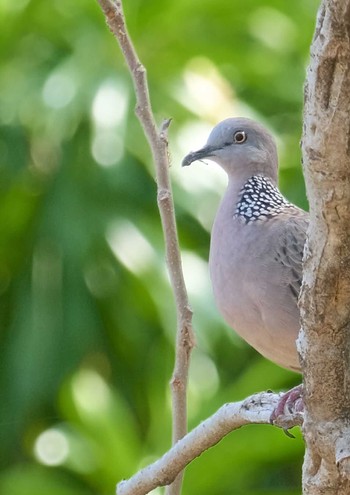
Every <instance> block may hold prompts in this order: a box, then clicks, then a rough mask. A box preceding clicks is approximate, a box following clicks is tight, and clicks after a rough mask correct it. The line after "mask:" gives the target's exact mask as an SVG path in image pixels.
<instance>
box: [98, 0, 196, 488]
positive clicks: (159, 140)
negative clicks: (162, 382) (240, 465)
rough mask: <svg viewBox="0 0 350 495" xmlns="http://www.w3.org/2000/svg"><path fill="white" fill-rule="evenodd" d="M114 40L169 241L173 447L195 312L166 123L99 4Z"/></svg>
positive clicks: (117, 23)
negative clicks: (173, 317)
mask: <svg viewBox="0 0 350 495" xmlns="http://www.w3.org/2000/svg"><path fill="white" fill-rule="evenodd" d="M98 3H99V4H100V6H101V8H102V10H103V12H104V14H105V16H106V20H107V23H108V26H109V28H110V30H111V31H112V33H113V34H114V36H115V37H116V38H117V40H118V42H119V45H120V48H121V50H122V52H123V54H124V58H125V61H126V63H127V66H128V68H129V71H130V74H131V76H132V80H133V83H134V87H135V93H136V100H137V104H136V114H137V116H138V118H139V121H140V123H141V125H142V128H143V130H144V132H145V135H146V137H147V140H148V143H149V145H150V148H151V150H152V155H153V160H154V163H155V168H156V176H157V199H158V207H159V211H160V217H161V222H162V228H163V232H164V238H165V249H166V260H167V265H168V270H169V274H170V280H171V285H172V290H173V293H174V297H175V301H176V312H177V332H176V355H175V366H174V371H173V376H172V380H171V389H172V399H173V443H175V442H176V441H177V440H179V439H180V438H182V437H183V436H184V435H185V434H186V432H187V381H188V370H189V362H190V354H191V350H192V348H193V346H194V334H193V329H192V311H191V309H190V306H189V302H188V296H187V291H186V286H185V282H184V277H183V272H182V263H181V255H180V249H179V242H178V236H177V229H176V222H175V213H174V203H173V197H172V189H171V183H170V179H169V159H168V142H167V130H168V127H169V124H170V120H166V121H164V122H163V124H162V125H161V128H160V129H159V130H158V129H157V127H156V124H155V120H154V116H153V112H152V106H151V102H150V97H149V91H148V84H147V74H146V69H145V68H144V66H143V65H142V64H141V62H140V60H139V58H138V56H137V53H136V51H135V48H134V46H133V43H132V41H131V38H130V36H129V34H128V31H127V27H126V23H125V18H124V14H123V7H122V2H121V0H114V1H113V0H98ZM181 481H182V476H179V477H178V478H177V480H176V483H175V484H174V485H173V487H172V488H171V489H170V490H168V494H169V495H176V494H178V493H180V489H181Z"/></svg>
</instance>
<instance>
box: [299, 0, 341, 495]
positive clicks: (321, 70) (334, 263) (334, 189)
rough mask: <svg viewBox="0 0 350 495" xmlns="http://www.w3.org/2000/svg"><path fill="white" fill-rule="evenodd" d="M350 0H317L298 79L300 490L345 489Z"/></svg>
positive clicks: (310, 494)
mask: <svg viewBox="0 0 350 495" xmlns="http://www.w3.org/2000/svg"><path fill="white" fill-rule="evenodd" d="M349 160H350V0H342V1H340V0H323V2H322V3H321V7H320V10H319V13H318V18H317V24H316V31H315V35H314V39H313V43H312V46H311V61H310V65H309V68H308V72H307V80H306V84H305V110H304V132H303V162H304V174H305V181H306V186H307V192H308V198H309V203H310V228H309V235H308V241H307V244H306V249H305V262H304V282H303V287H302V293H301V318H302V326H303V331H301V333H300V336H299V350H300V354H301V357H302V361H303V371H304V384H305V397H304V400H305V406H306V410H305V421H304V427H303V430H304V437H305V441H306V444H307V451H306V456H305V461H304V468H303V490H304V491H303V493H304V495H316V494H327V495H345V494H349V493H350V481H349V479H350V477H349V474H350V470H349V459H350V452H349V445H350V400H349V397H350V304H349V301H350V167H349Z"/></svg>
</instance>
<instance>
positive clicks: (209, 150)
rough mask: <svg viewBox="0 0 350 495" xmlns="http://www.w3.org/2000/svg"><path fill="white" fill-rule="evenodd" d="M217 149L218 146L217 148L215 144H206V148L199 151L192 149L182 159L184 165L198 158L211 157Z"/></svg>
mask: <svg viewBox="0 0 350 495" xmlns="http://www.w3.org/2000/svg"><path fill="white" fill-rule="evenodd" d="M217 149H218V148H215V147H214V146H204V148H201V149H200V150H198V151H192V152H191V153H189V154H188V155H186V156H185V158H184V159H183V160H182V166H183V167H187V166H188V165H191V163H193V162H195V161H196V160H202V159H203V158H210V157H211V156H213V155H214V154H215V151H217Z"/></svg>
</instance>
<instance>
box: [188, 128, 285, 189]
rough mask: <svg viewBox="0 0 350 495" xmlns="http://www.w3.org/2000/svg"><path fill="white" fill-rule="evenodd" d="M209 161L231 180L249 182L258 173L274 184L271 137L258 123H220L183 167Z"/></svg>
mask: <svg viewBox="0 0 350 495" xmlns="http://www.w3.org/2000/svg"><path fill="white" fill-rule="evenodd" d="M204 158H209V159H210V160H213V161H215V162H216V163H218V164H219V165H220V166H221V167H222V168H223V169H224V170H225V171H226V172H227V174H228V176H229V177H230V178H234V179H235V178H241V179H248V178H249V177H251V176H252V175H257V174H261V175H264V176H265V177H268V178H269V179H271V180H272V181H273V182H274V183H276V182H277V166H278V165H277V150H276V144H275V141H274V139H273V137H272V136H271V134H270V133H269V132H268V131H267V130H266V129H265V128H264V127H263V126H262V125H260V124H258V123H257V122H254V121H253V120H250V119H245V118H230V119H226V120H223V121H222V122H220V123H219V124H218V125H217V126H215V127H214V129H213V130H212V131H211V133H210V135H209V138H208V141H207V144H206V145H205V146H204V147H203V148H201V149H200V150H198V151H193V152H191V153H189V154H188V155H187V156H185V158H184V159H183V161H182V166H187V165H190V164H191V163H192V162H194V161H196V160H202V159H204Z"/></svg>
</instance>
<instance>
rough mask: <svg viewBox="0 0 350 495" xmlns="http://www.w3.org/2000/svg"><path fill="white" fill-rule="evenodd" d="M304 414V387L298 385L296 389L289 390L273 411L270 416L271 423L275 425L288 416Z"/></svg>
mask: <svg viewBox="0 0 350 495" xmlns="http://www.w3.org/2000/svg"><path fill="white" fill-rule="evenodd" d="M303 412H304V401H303V386H302V385H297V386H296V387H294V388H292V389H291V390H288V392H286V393H285V394H283V395H282V397H281V399H280V401H279V402H278V404H277V406H276V407H275V409H274V410H273V412H272V414H271V416H270V423H272V424H274V423H275V422H277V421H278V419H279V418H281V417H283V416H288V415H291V414H298V413H303Z"/></svg>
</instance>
